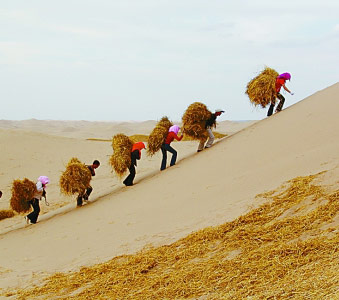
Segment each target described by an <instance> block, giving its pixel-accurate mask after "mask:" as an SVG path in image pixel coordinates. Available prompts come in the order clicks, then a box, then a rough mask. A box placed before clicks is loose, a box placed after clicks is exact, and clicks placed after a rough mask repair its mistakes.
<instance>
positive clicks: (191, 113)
mask: <svg viewBox="0 0 339 300" xmlns="http://www.w3.org/2000/svg"><path fill="white" fill-rule="evenodd" d="M211 115H212V112H210V111H209V110H208V108H207V106H206V105H205V104H204V103H201V102H194V103H192V104H190V105H189V106H188V108H187V109H186V111H185V112H184V115H183V116H182V128H183V133H184V134H185V135H186V136H188V137H189V138H190V139H192V140H198V141H200V142H201V143H205V142H206V140H207V139H208V133H207V131H206V128H205V127H206V121H207V120H208V119H209V118H210V117H211Z"/></svg>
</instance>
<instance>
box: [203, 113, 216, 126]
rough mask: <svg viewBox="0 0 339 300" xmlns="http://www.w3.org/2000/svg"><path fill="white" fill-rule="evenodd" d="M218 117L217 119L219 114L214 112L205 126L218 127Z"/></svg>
mask: <svg viewBox="0 0 339 300" xmlns="http://www.w3.org/2000/svg"><path fill="white" fill-rule="evenodd" d="M216 119H217V116H216V115H215V114H212V115H211V117H210V118H209V119H208V120H207V121H206V124H205V128H207V127H216V125H217V122H216Z"/></svg>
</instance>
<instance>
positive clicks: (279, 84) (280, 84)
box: [267, 73, 294, 117]
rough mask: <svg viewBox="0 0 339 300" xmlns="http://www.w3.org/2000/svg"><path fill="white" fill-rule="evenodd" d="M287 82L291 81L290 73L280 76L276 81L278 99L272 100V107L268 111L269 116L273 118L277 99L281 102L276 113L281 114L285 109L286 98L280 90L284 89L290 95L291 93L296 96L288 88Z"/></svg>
mask: <svg viewBox="0 0 339 300" xmlns="http://www.w3.org/2000/svg"><path fill="white" fill-rule="evenodd" d="M286 80H291V74H290V73H282V74H280V75H279V76H278V77H277V78H276V81H275V89H276V93H277V94H276V97H274V98H272V100H271V105H270V107H269V109H268V112H267V116H268V117H269V116H271V115H272V114H273V109H274V106H275V101H276V98H278V99H279V100H280V101H279V104H278V106H277V108H276V109H275V112H276V113H277V112H280V111H281V110H282V108H283V105H284V102H285V97H284V96H283V95H281V94H280V90H281V88H282V87H283V88H284V90H285V91H286V92H288V93H290V94H291V95H294V93H292V92H291V91H290V90H289V89H288V88H287V87H286V86H285V82H286Z"/></svg>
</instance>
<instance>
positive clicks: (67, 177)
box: [59, 157, 100, 207]
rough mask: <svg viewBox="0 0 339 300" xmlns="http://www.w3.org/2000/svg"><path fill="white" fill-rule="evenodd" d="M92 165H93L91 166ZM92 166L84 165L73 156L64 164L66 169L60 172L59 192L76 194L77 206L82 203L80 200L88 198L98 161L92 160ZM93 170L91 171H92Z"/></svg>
mask: <svg viewBox="0 0 339 300" xmlns="http://www.w3.org/2000/svg"><path fill="white" fill-rule="evenodd" d="M93 165H94V166H93ZM93 165H92V166H86V165H85V164H83V163H82V162H81V161H80V160H79V159H77V158H76V157H73V158H71V159H70V161H69V162H68V164H67V166H66V170H65V171H64V172H63V173H62V174H61V176H60V180H59V185H60V191H61V193H63V194H65V195H77V206H78V207H80V206H81V205H82V200H83V199H84V197H85V199H86V196H87V199H88V196H89V194H90V192H92V187H91V185H90V182H91V180H92V176H93V172H94V175H95V171H94V169H96V168H97V167H99V165H100V163H99V161H94V162H93ZM92 171H93V172H92Z"/></svg>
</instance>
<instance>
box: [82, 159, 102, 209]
mask: <svg viewBox="0 0 339 300" xmlns="http://www.w3.org/2000/svg"><path fill="white" fill-rule="evenodd" d="M99 166H100V162H99V161H98V160H95V161H93V163H92V164H91V165H87V168H88V169H89V170H90V172H91V175H92V176H95V169H97V168H99ZM92 191H93V188H92V187H91V186H89V187H88V188H87V189H86V191H85V192H84V193H83V194H82V195H79V196H78V198H77V206H82V203H83V200H85V201H88V197H89V195H90V194H91V193H92Z"/></svg>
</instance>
